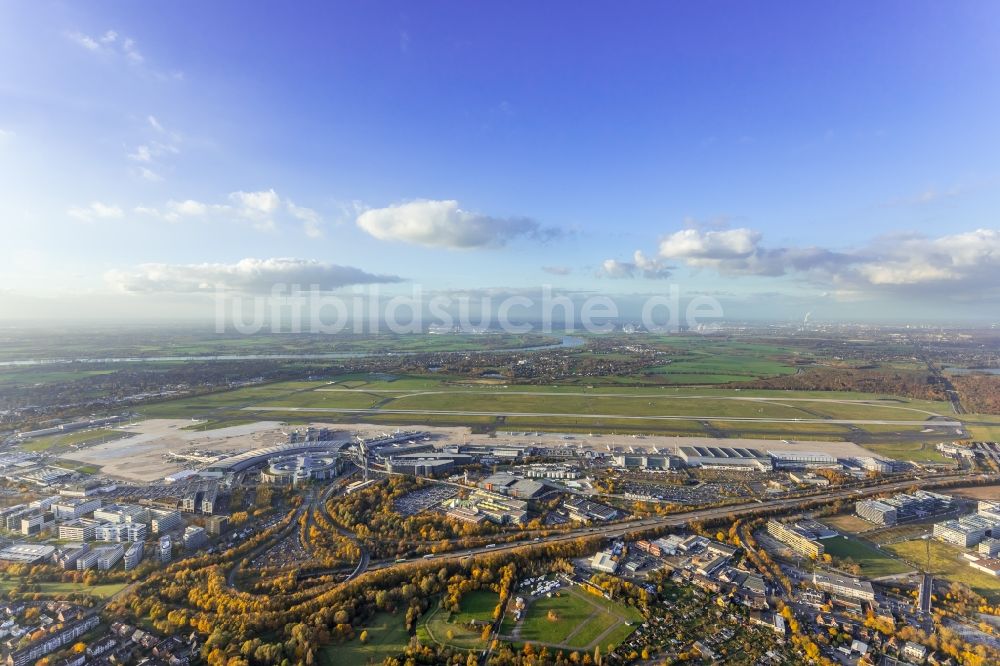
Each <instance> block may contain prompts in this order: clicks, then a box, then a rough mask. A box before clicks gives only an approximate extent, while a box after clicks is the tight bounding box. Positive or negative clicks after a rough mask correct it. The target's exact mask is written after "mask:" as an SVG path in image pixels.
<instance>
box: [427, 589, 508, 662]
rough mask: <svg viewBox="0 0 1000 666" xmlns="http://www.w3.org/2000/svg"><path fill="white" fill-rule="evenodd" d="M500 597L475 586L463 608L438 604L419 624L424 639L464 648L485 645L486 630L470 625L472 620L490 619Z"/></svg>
mask: <svg viewBox="0 0 1000 666" xmlns="http://www.w3.org/2000/svg"><path fill="white" fill-rule="evenodd" d="M499 600H500V597H499V596H497V594H496V592H492V591H490V590H474V591H472V592H469V593H467V594H466V595H465V596H463V597H462V601H461V610H460V611H459V612H457V613H450V612H448V611H445V610H442V609H441V608H435V609H434V610H432V611H431V612H430V613H428V614H427V615H426V616H425V617H424V619H423V620H421V622H420V624H419V625H418V626H417V637H418V638H419V639H420V640H421V642H423V643H425V644H427V643H439V644H441V645H447V646H450V647H455V648H459V649H463V650H479V649H482V648H483V647H484V646H485V642H484V641H483V639H482V630H481V629H479V628H477V627H474V626H469V625H470V623H471V622H473V621H476V622H490V621H491V620H492V619H493V609H494V608H496V605H497V603H499Z"/></svg>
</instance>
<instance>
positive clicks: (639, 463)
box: [612, 455, 676, 469]
mask: <svg viewBox="0 0 1000 666" xmlns="http://www.w3.org/2000/svg"><path fill="white" fill-rule="evenodd" d="M612 459H613V460H614V461H615V467H622V468H625V469H670V468H671V467H674V466H676V465H673V464H672V459H671V457H670V456H666V455H652V456H650V455H616V456H613V457H612Z"/></svg>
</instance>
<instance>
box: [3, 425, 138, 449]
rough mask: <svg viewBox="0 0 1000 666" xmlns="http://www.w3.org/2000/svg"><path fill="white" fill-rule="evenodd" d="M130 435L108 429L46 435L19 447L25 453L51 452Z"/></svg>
mask: <svg viewBox="0 0 1000 666" xmlns="http://www.w3.org/2000/svg"><path fill="white" fill-rule="evenodd" d="M130 436H131V435H130V433H127V432H122V431H121V430H112V429H110V428H95V429H93V430H78V431H76V432H68V433H66V434H64V435H48V436H46V437H37V438H35V439H29V440H27V441H26V442H23V443H22V444H21V445H20V447H21V448H22V449H23V450H25V451H36V452H40V451H53V450H57V449H68V448H70V447H71V446H81V445H84V444H94V443H98V442H110V441H113V440H116V439H121V438H122V437H130Z"/></svg>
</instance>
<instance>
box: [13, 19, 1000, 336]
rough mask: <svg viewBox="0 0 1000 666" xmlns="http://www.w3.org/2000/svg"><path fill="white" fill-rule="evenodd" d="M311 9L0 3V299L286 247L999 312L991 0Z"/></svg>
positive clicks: (59, 301) (85, 304) (61, 297)
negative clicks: (0, 247)
mask: <svg viewBox="0 0 1000 666" xmlns="http://www.w3.org/2000/svg"><path fill="white" fill-rule="evenodd" d="M309 5H310V3H297V4H296V5H295V7H294V10H293V9H291V8H289V7H287V6H279V5H277V4H274V3H258V2H212V3H201V2H171V3H134V2H88V3H70V2H65V3H49V2H32V3H26V2H0V63H2V64H0V176H2V178H0V225H2V228H3V238H4V239H5V243H4V245H5V246H6V247H7V248H8V251H7V252H5V253H4V254H5V255H6V258H7V261H6V262H3V265H2V266H0V280H2V284H0V318H15V317H18V316H22V315H23V316H34V315H38V316H43V315H45V314H50V313H52V312H58V313H62V314H66V315H69V316H76V315H78V314H80V313H82V312H85V311H86V312H100V313H103V314H107V315H109V316H110V315H113V314H120V313H123V312H128V313H140V312H148V311H152V310H156V311H158V312H160V313H162V312H164V311H165V309H166V311H174V310H176V311H177V312H178V313H181V312H191V311H194V310H193V309H192V308H197V307H198V303H199V302H202V301H199V299H200V298H201V297H200V296H199V294H198V292H199V291H203V290H205V289H207V288H208V287H210V286H217V285H221V286H224V287H226V288H232V289H236V290H246V289H251V290H252V289H254V288H257V286H259V285H260V284H261V283H262V281H264V282H266V280H267V279H269V278H274V279H282V280H291V279H294V278H295V277H296V276H297V275H299V271H306V272H307V273H306V274H307V275H309V276H310V277H316V276H320V279H322V280H324V281H326V282H327V285H326V286H329V287H338V286H349V285H351V284H357V283H359V282H361V283H365V282H381V281H382V280H383V279H384V278H386V277H389V278H395V277H398V278H402V279H403V281H402V282H388V283H387V284H386V288H387V289H389V290H392V289H409V288H410V286H412V285H413V284H415V283H419V284H421V285H422V286H424V288H426V289H431V290H443V291H447V290H459V289H469V288H484V289H485V288H507V289H511V290H520V289H532V288H536V287H538V286H539V285H541V284H543V283H547V284H552V285H553V286H554V287H556V288H558V289H567V290H585V291H599V292H604V293H609V294H633V293H660V292H662V291H664V290H665V289H666V287H667V285H668V284H670V283H673V284H678V285H680V286H681V288H682V289H683V290H684V291H685V292H688V293H701V292H706V293H713V294H717V295H719V296H720V297H722V298H725V299H727V303H728V304H729V308H730V311H731V312H736V313H743V312H746V313H753V314H756V315H759V316H782V317H784V316H788V317H799V316H801V315H802V314H803V313H804V312H805V311H810V310H813V311H815V312H816V316H818V317H822V316H824V315H825V316H828V317H829V318H845V317H857V318H865V317H872V316H879V315H882V316H889V315H891V316H893V317H897V318H912V319H914V320H916V319H921V318H924V317H926V316H927V315H926V313H927V310H928V307H927V306H928V305H931V306H933V310H934V312H936V313H938V314H939V315H941V316H949V317H950V316H956V317H985V318H987V319H990V318H997V317H996V315H995V314H993V313H995V312H996V303H997V300H996V299H997V296H998V295H1000V293H998V288H1000V231H998V227H1000V225H998V223H997V210H998V204H1000V164H998V161H1000V129H998V123H997V120H996V119H997V118H1000V40H997V39H996V35H997V34H998V28H1000V5H997V4H996V3H988V2H960V3H928V2H896V3H893V2H887V3H865V2H853V3H836V4H821V3H790V2H789V3H769V2H765V3H753V4H749V3H737V2H699V3H680V2H678V3H663V2H636V3H627V6H625V7H622V6H620V3H577V2H573V3H527V2H526V3H465V2H454V3H412V2H399V3H388V2H366V3H336V5H335V4H334V3H312V6H309ZM636 252H639V253H641V254H640V255H639V256H636ZM247 260H252V261H247ZM248 273H251V274H252V275H250V276H248Z"/></svg>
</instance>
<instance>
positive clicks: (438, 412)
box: [243, 406, 962, 428]
mask: <svg viewBox="0 0 1000 666" xmlns="http://www.w3.org/2000/svg"><path fill="white" fill-rule="evenodd" d="M243 409H244V410H245V411H253V412H307V413H331V414H367V415H378V414H405V415H411V416H490V417H494V418H497V417H508V418H509V417H529V418H531V417H545V418H574V419H616V420H625V421H700V420H709V421H724V422H726V423H809V424H816V423H819V424H827V425H888V426H912V427H927V426H934V427H942V428H960V427H962V422H961V421H951V420H949V421H943V420H934V421H895V420H886V419H802V418H772V417H759V416H705V415H700V416H699V415H697V414H685V415H680V414H677V415H673V414H658V415H650V416H637V415H634V414H632V415H627V414H580V413H566V414H563V413H559V412H487V411H474V410H452V409H361V408H350V407H268V406H255V407H244V408H243Z"/></svg>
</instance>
